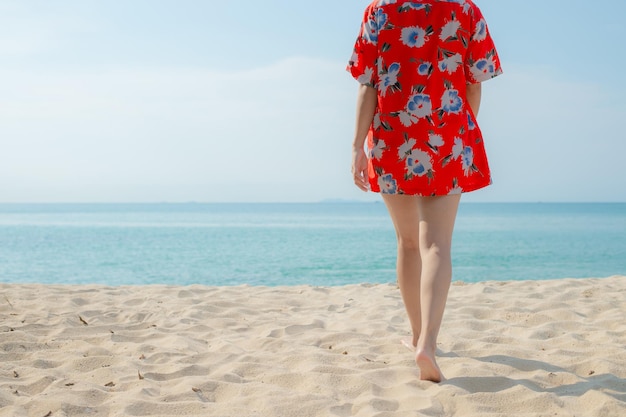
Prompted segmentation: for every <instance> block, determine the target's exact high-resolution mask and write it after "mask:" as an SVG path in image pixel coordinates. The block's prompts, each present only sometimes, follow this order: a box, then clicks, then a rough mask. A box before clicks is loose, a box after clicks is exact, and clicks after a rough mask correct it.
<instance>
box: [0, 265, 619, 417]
mask: <svg viewBox="0 0 626 417" xmlns="http://www.w3.org/2000/svg"><path fill="white" fill-rule="evenodd" d="M0 318H1V321H0V416H12V417H13V416H18V417H19V416H36V417H44V416H50V417H59V416H214V417H221V416H238V417H242V416H244V417H245V416H307V417H308V416H324V417H327V416H364V417H373V416H378V417H383V416H398V417H399V416H402V417H405V416H446V417H447V416H463V417H479V416H480V417H484V416H507V417H510V416H546V417H548V416H577V417H593V416H602V417H613V416H614V417H617V416H626V348H625V345H626V320H625V319H626V277H619V276H616V277H610V278H603V279H577V280H574V279H563V280H554V281H525V282H486V283H479V284H461V283H454V284H453V286H452V288H451V292H450V298H449V302H448V307H447V310H446V314H445V317H444V323H443V327H442V330H441V334H440V338H439V346H438V347H439V350H440V351H439V364H440V366H441V368H442V370H443V372H444V374H445V375H446V377H447V378H448V380H447V381H446V382H444V383H442V384H434V383H431V382H425V381H420V380H419V378H418V376H419V373H418V369H417V367H416V366H415V363H414V360H413V355H412V353H411V352H410V351H409V350H407V349H406V348H405V347H403V346H402V345H401V343H399V341H400V339H401V338H403V337H405V336H407V335H408V328H409V327H408V322H407V319H406V316H405V313H404V309H403V305H402V302H401V298H400V294H399V292H398V289H397V287H396V286H395V285H388V284H385V285H366V284H363V285H350V286H343V287H311V286H295V287H278V288H267V287H248V286H238V287H205V286H187V287H174V286H140V287H105V286H92V285H90V286H57V285H53V286H50V285H18V284H0Z"/></svg>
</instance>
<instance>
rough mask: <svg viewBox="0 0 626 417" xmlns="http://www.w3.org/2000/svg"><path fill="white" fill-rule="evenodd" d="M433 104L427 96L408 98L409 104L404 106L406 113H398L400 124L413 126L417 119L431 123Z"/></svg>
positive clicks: (417, 95)
mask: <svg viewBox="0 0 626 417" xmlns="http://www.w3.org/2000/svg"><path fill="white" fill-rule="evenodd" d="M432 114H433V104H432V101H431V100H430V96H429V95H428V94H422V93H418V94H414V95H413V96H411V97H410V98H409V102H408V103H407V105H406V111H401V112H398V113H397V115H398V116H399V117H400V122H401V123H402V124H403V125H404V126H406V127H409V126H411V125H412V124H415V123H417V122H418V121H419V119H424V118H425V119H426V120H428V121H429V122H432V117H431V116H432Z"/></svg>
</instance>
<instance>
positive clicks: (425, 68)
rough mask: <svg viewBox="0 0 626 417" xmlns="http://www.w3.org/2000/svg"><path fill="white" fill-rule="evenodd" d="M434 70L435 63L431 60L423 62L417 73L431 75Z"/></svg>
mask: <svg viewBox="0 0 626 417" xmlns="http://www.w3.org/2000/svg"><path fill="white" fill-rule="evenodd" d="M431 72H433V64H431V63H430V62H423V63H421V64H420V66H419V67H417V73H418V74H419V75H430V73H431Z"/></svg>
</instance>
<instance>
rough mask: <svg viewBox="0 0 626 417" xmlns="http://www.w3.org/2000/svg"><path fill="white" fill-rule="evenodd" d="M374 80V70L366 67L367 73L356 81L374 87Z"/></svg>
mask: <svg viewBox="0 0 626 417" xmlns="http://www.w3.org/2000/svg"><path fill="white" fill-rule="evenodd" d="M373 78H374V68H372V67H365V72H364V73H363V74H361V75H359V77H358V78H357V79H356V80H357V81H358V82H359V83H361V84H365V85H372V79H373Z"/></svg>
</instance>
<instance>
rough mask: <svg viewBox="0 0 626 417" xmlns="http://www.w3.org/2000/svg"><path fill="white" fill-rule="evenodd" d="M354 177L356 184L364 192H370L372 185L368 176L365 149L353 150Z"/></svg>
mask: <svg viewBox="0 0 626 417" xmlns="http://www.w3.org/2000/svg"><path fill="white" fill-rule="evenodd" d="M352 176H353V177H354V184H355V185H356V186H357V187H359V188H360V189H361V190H363V191H369V189H370V183H369V179H368V174H367V156H366V155H365V151H364V150H363V148H356V149H353V150H352Z"/></svg>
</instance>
